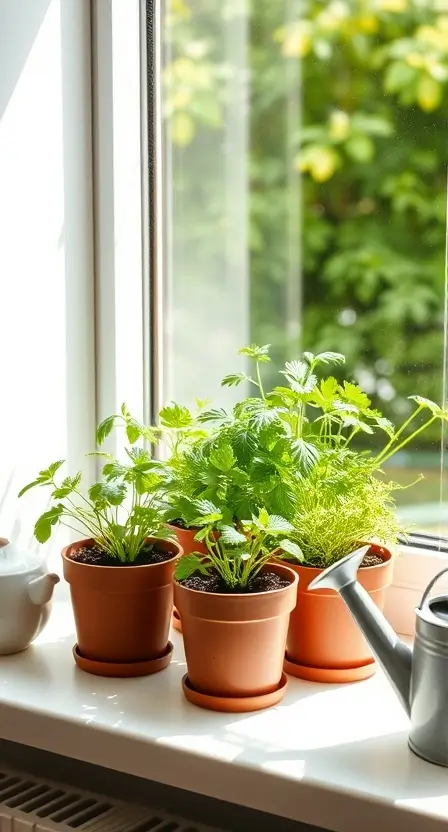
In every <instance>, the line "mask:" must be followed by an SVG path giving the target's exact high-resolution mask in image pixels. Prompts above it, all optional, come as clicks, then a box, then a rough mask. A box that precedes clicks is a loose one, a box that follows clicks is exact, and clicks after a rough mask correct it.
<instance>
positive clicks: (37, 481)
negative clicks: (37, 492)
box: [17, 477, 48, 497]
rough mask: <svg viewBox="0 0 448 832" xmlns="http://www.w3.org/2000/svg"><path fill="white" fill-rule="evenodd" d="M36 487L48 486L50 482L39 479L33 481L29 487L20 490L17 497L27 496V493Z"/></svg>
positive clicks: (25, 486)
mask: <svg viewBox="0 0 448 832" xmlns="http://www.w3.org/2000/svg"><path fill="white" fill-rule="evenodd" d="M36 485H48V481H47V480H43V479H41V478H40V477H38V478H37V480H33V482H29V483H28V485H24V486H23V488H21V489H20V491H19V493H18V495H17V496H18V497H23V495H24V494H26V492H27V491H30V489H31V488H35V487H36Z"/></svg>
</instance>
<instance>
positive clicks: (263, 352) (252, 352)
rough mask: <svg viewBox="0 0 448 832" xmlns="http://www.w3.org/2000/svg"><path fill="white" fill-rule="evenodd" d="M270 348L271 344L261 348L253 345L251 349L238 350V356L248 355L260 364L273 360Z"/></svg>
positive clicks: (242, 348)
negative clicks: (270, 355)
mask: <svg viewBox="0 0 448 832" xmlns="http://www.w3.org/2000/svg"><path fill="white" fill-rule="evenodd" d="M270 346H271V345H270V344H264V346H262V347H259V346H258V345H257V344H251V345H250V346H249V347H241V349H239V350H238V354H239V355H247V356H248V357H249V358H253V359H255V361H257V362H258V363H263V362H267V361H270V360H271V359H270V358H269V354H268V353H269V348H270Z"/></svg>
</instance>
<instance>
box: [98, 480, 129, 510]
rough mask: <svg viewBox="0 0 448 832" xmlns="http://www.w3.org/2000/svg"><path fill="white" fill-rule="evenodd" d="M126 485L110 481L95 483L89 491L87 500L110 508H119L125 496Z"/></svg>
mask: <svg viewBox="0 0 448 832" xmlns="http://www.w3.org/2000/svg"><path fill="white" fill-rule="evenodd" d="M126 491H127V489H126V484H125V483H124V482H120V481H115V480H112V481H110V482H97V483H95V485H92V487H91V488H90V489H89V498H90V499H91V500H92V502H94V503H96V502H98V503H106V504H109V505H111V506H119V505H121V503H122V502H123V500H124V498H125V496H126Z"/></svg>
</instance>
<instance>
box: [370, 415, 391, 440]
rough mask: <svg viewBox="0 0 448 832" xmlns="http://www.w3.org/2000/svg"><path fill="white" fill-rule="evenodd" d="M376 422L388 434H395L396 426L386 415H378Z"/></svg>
mask: <svg viewBox="0 0 448 832" xmlns="http://www.w3.org/2000/svg"><path fill="white" fill-rule="evenodd" d="M375 423H376V424H377V426H378V427H379V428H380V429H381V430H384V431H385V433H387V435H388V436H390V437H392V436H393V435H394V433H395V430H394V426H393V424H392V422H390V421H389V419H386V418H385V417H384V416H376V417H375Z"/></svg>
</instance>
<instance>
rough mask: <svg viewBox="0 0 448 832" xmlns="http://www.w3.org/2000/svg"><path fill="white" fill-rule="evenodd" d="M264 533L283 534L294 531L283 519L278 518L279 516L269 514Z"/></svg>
mask: <svg viewBox="0 0 448 832" xmlns="http://www.w3.org/2000/svg"><path fill="white" fill-rule="evenodd" d="M266 531H267V532H268V533H269V534H281V533H283V532H292V531H294V526H293V525H292V524H291V523H289V522H288V520H285V518H284V517H280V515H279V514H271V515H270V516H269V523H268V526H267V528H266Z"/></svg>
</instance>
